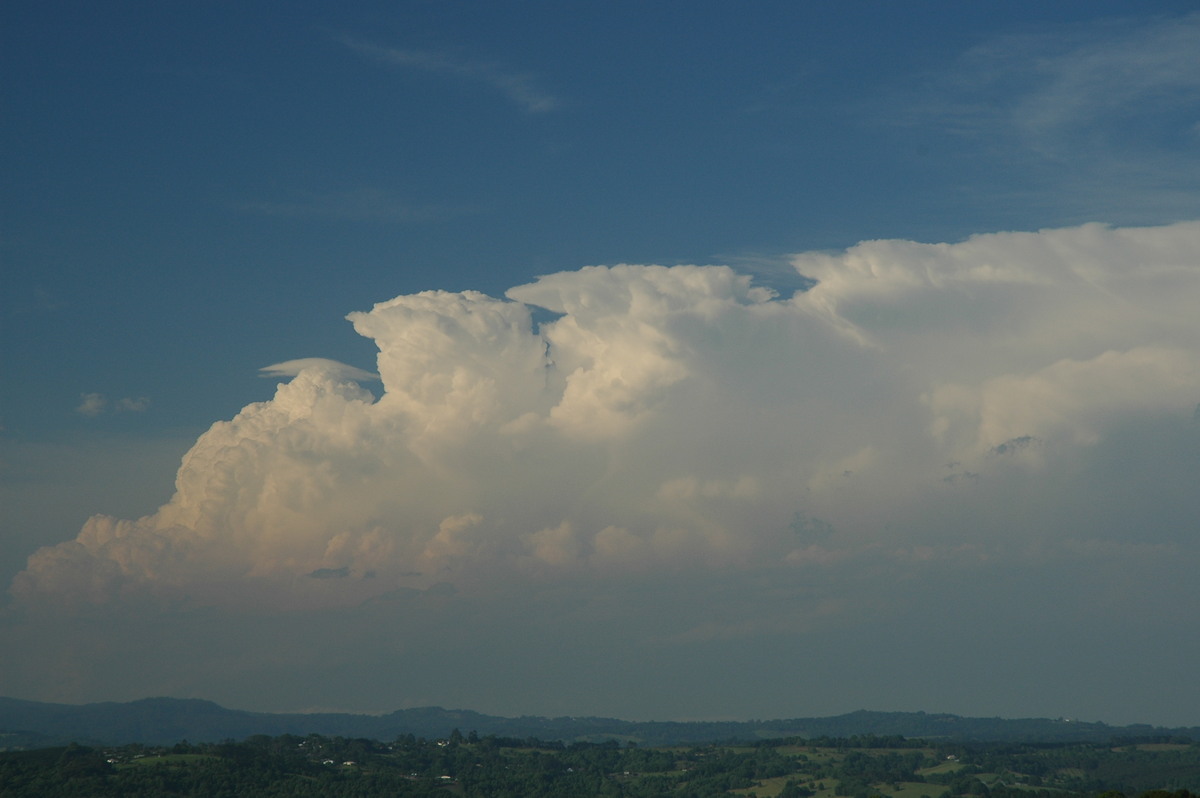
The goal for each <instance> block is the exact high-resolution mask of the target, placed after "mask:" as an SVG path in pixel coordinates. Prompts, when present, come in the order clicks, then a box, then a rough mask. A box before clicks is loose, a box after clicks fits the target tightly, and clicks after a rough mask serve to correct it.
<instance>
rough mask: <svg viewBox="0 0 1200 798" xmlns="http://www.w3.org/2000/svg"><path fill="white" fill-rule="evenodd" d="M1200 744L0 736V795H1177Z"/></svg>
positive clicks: (1197, 765) (1198, 765)
mask: <svg viewBox="0 0 1200 798" xmlns="http://www.w3.org/2000/svg"><path fill="white" fill-rule="evenodd" d="M1193 791H1200V745H1197V744H1195V743H1193V742H1191V741H1190V740H1181V739H1173V740H1172V739H1158V740H1138V741H1133V740H1130V741H1120V740H1118V741H1113V742H1111V743H1108V744H1097V743H1073V744H1066V743H1037V744H1018V743H992V744H987V743H961V742H955V743H945V742H943V743H938V742H929V741H921V740H907V739H905V738H902V737H874V736H865V737H857V736H856V737H849V738H813V739H801V738H792V739H785V740H780V739H776V740H769V741H761V742H757V743H738V742H730V743H729V744H726V745H719V744H709V745H703V746H690V747H688V746H674V747H641V746H638V745H636V744H634V743H620V742H618V741H616V740H609V741H605V742H599V743H595V742H576V743H563V742H557V741H556V742H546V741H542V740H538V739H532V738H531V739H514V738H500V737H495V736H486V737H480V736H478V735H477V734H475V733H474V732H471V733H469V734H467V735H463V734H461V733H459V732H458V731H455V732H453V733H452V734H451V735H450V736H449V737H448V738H444V739H425V738H419V737H414V736H412V735H404V736H401V737H398V738H396V739H395V740H393V741H391V742H382V741H377V740H370V739H365V738H344V737H325V736H321V735H316V734H310V735H307V736H299V735H282V736H277V737H269V736H265V735H258V736H254V737H250V738H247V739H245V740H241V741H232V740H229V741H225V742H219V743H200V744H192V743H189V742H186V741H182V742H179V743H177V744H175V745H172V746H145V745H140V744H132V745H124V746H113V747H89V746H81V745H77V744H71V745H68V746H65V747H55V748H40V749H35V750H25V751H6V752H0V796H2V797H3V798H24V797H25V796H29V797H30V798H33V797H35V796H36V798H55V797H56V796H72V798H77V797H78V796H121V798H143V797H144V798H152V797H157V796H179V797H180V798H183V797H185V796H186V797H189V798H191V797H193V796H194V797H196V798H199V796H204V798H234V797H235V796H263V797H264V798H266V797H274V796H280V797H281V798H282V797H283V796H299V797H303V796H354V797H355V798H374V797H375V796H405V797H406V798H407V797H410V796H411V797H413V798H418V797H421V796H438V798H460V797H462V798H473V797H475V796H479V797H480V798H485V797H486V798H583V796H603V797H604V798H651V797H652V796H673V797H675V798H703V797H706V796H726V795H728V796H739V797H740V798H841V797H842V796H846V798H871V797H872V796H882V797H886V798H953V797H954V796H988V797H989V798H1070V797H1071V796H1088V797H1089V798H1091V797H1093V796H1099V797H1100V798H1121V796H1124V798H1192V796H1193V795H1194V794H1195V793H1194V792H1193Z"/></svg>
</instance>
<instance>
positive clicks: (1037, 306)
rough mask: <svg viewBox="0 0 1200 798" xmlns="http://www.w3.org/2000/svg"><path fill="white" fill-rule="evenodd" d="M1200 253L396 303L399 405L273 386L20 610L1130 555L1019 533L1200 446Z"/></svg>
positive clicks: (338, 371)
mask: <svg viewBox="0 0 1200 798" xmlns="http://www.w3.org/2000/svg"><path fill="white" fill-rule="evenodd" d="M1197 253H1200V223H1195V222H1189V223H1180V224H1175V225H1170V226H1166V227H1157V228H1140V229H1110V228H1108V227H1104V226H1101V225H1085V226H1083V227H1078V228H1071V229H1064V230H1048V231H1042V232H1038V233H999V234H992V235H982V236H977V237H973V238H971V239H969V240H967V241H964V242H961V243H957V244H918V243H914V242H910V241H871V242H865V243H862V244H860V245H858V246H856V247H853V248H851V249H849V250H847V251H845V252H843V253H840V254H815V253H809V254H803V255H798V256H796V257H795V259H794V264H795V267H796V269H797V270H798V271H799V272H800V273H801V274H803V275H805V276H807V277H810V278H815V279H816V280H817V281H818V282H817V285H816V286H815V287H814V288H812V289H811V290H809V291H806V292H798V293H796V294H795V295H793V296H790V297H780V296H776V295H775V294H774V293H773V292H771V291H769V290H767V289H764V288H761V287H757V286H755V285H753V284H752V281H751V278H749V277H747V276H745V275H741V274H738V273H736V272H735V271H733V270H732V269H729V268H726V267H723V266H706V267H700V266H677V267H671V268H667V267H662V266H633V265H621V266H614V267H588V268H584V269H581V270H579V271H575V272H562V273H558V274H552V275H548V276H544V277H541V278H539V279H538V280H536V281H535V282H533V283H531V284H529V285H523V286H518V287H516V288H513V289H511V290H509V291H508V293H507V298H506V299H497V298H492V297H488V296H485V295H483V294H480V293H477V292H472V291H467V292H462V293H447V292H441V291H431V292H424V293H420V294H416V295H412V296H400V297H397V298H395V299H392V300H389V301H387V302H381V303H379V304H377V305H376V306H375V307H374V308H372V309H371V310H370V311H366V312H359V313H352V314H350V316H349V317H348V318H349V320H350V321H351V322H352V323H353V325H354V329H355V330H356V331H357V332H358V333H360V334H361V335H363V336H366V337H368V338H371V339H373V340H374V341H375V342H376V344H377V345H378V347H379V357H378V378H379V380H381V382H382V385H383V391H382V394H381V395H380V396H379V397H378V398H376V397H375V396H373V395H372V394H371V393H369V392H367V391H366V390H364V389H363V388H361V387H359V385H358V384H357V381H358V380H365V379H371V378H374V376H375V375H371V374H368V373H366V372H362V371H359V370H357V369H352V368H350V367H347V366H343V365H342V364H337V363H334V362H333V361H325V360H321V359H308V360H299V361H289V362H288V363H282V364H276V365H274V366H269V367H267V368H266V369H264V371H265V372H267V373H268V374H271V375H274V376H284V377H291V379H290V381H289V382H286V383H283V384H281V385H279V387H278V389H277V391H276V394H275V396H274V398H273V399H271V400H270V401H266V402H260V403H256V404H251V405H249V406H247V407H246V408H245V409H244V410H242V412H241V413H239V414H238V415H237V416H236V417H235V418H233V419H232V420H230V421H222V422H218V423H216V424H214V425H213V426H212V428H211V429H210V430H209V431H208V432H206V433H205V434H204V435H203V436H201V437H200V439H199V440H198V441H197V442H196V444H195V445H194V447H193V448H192V449H191V451H189V452H188V453H187V455H186V456H185V457H184V459H183V462H182V464H181V466H180V469H179V473H178V477H177V480H176V492H175V495H174V496H173V497H172V498H171V500H170V501H169V502H168V503H167V504H165V505H163V506H162V507H161V508H160V509H159V510H158V512H156V513H154V514H153V515H149V516H147V517H144V518H141V519H137V520H120V519H115V518H111V517H107V516H95V517H93V518H92V519H90V520H89V521H88V522H87V523H86V524H85V525H84V527H83V529H82V530H81V532H80V533H79V535H78V537H77V538H75V539H74V540H72V541H70V542H66V543H62V544H60V545H58V546H54V547H49V548H45V549H42V550H40V551H38V552H36V553H35V554H34V555H33V556H32V557H31V558H30V560H29V564H28V567H27V569H26V570H25V571H24V572H23V573H21V574H20V575H19V576H18V577H17V579H16V580H15V581H14V583H13V586H12V592H13V593H14V594H15V595H16V596H17V597H19V598H21V599H25V600H29V601H42V600H50V601H72V602H73V601H79V600H84V601H105V600H108V599H110V598H112V597H113V596H117V595H121V594H128V593H132V594H142V593H152V594H160V595H164V596H173V597H180V596H184V597H187V598H189V599H190V600H192V601H196V602H200V603H208V602H214V603H228V602H231V601H240V600H242V599H244V598H245V597H247V596H253V597H255V599H256V600H260V601H277V602H281V603H285V604H288V605H321V604H328V603H334V604H341V603H347V602H359V601H363V600H366V599H369V598H371V597H373V596H379V595H381V594H385V593H389V592H391V591H396V590H412V589H417V590H423V589H428V588H430V587H432V586H435V585H444V584H446V583H449V584H451V585H454V586H455V587H456V588H458V589H460V590H472V589H483V590H486V589H487V586H488V585H489V584H493V583H496V582H497V581H503V580H504V579H507V578H509V577H511V576H512V575H515V574H521V575H524V576H526V577H534V578H538V579H545V580H554V579H557V578H561V577H562V576H565V575H570V576H572V577H573V578H574V577H578V576H580V575H592V576H598V577H603V576H604V575H606V574H618V573H620V574H628V573H634V574H639V573H645V574H650V573H654V572H659V571H663V570H668V571H672V572H681V571H682V572H686V571H689V570H696V569H710V570H711V569H730V568H732V569H738V568H747V567H761V566H765V565H768V564H769V565H771V566H772V567H785V568H792V569H795V570H796V573H797V575H798V576H797V578H802V575H803V574H804V573H806V570H805V569H811V568H820V567H827V566H828V565H829V564H830V563H834V562H838V561H841V560H844V559H845V558H848V557H849V558H853V557H856V556H861V555H863V553H864V552H872V556H887V557H892V558H899V559H905V558H907V559H909V560H915V559H928V558H937V557H958V556H962V552H963V551H966V550H977V551H998V550H999V549H1001V548H1003V547H1005V546H1013V545H1015V546H1018V547H1019V546H1022V545H1025V544H1028V543H1029V542H1030V541H1031V540H1034V539H1037V540H1039V541H1041V543H1046V542H1047V541H1049V543H1051V544H1054V543H1055V542H1056V541H1057V543H1059V544H1062V545H1066V544H1067V542H1068V541H1069V540H1075V539H1077V538H1080V537H1086V538H1096V539H1103V538H1112V537H1114V536H1119V530H1117V529H1115V528H1111V527H1106V526H1105V522H1104V521H1103V519H1096V518H1095V517H1094V516H1092V515H1087V513H1084V515H1086V516H1087V517H1088V518H1089V519H1090V520H1091V521H1095V522H1096V523H1095V524H1094V525H1093V526H1091V527H1090V528H1089V529H1088V530H1087V531H1086V532H1084V531H1081V529H1080V528H1078V527H1065V526H1061V525H1056V523H1057V521H1056V519H1059V520H1060V519H1061V515H1054V514H1050V515H1048V516H1046V517H1045V518H1042V519H1040V520H1038V521H1036V522H1032V523H1024V522H1022V520H1021V519H1022V518H1026V521H1027V520H1028V519H1027V517H1026V516H1022V517H1018V516H1019V515H1020V513H1017V512H1016V511H1014V509H1013V508H1014V507H1020V506H1022V505H1024V506H1025V507H1026V508H1028V507H1029V506H1033V505H1036V504H1037V502H1038V501H1040V500H1041V499H1040V497H1043V496H1044V494H1045V491H1046V490H1047V489H1048V486H1053V489H1054V490H1055V491H1056V499H1055V501H1056V502H1057V503H1058V504H1060V505H1061V506H1062V507H1065V508H1067V509H1066V510H1064V511H1063V512H1064V513H1068V514H1069V513H1070V512H1073V511H1082V510H1083V508H1086V507H1088V506H1090V505H1091V503H1092V501H1091V498H1090V497H1092V496H1093V495H1094V492H1095V491H1096V490H1098V489H1103V486H1104V483H1103V480H1105V479H1110V480H1118V479H1120V477H1119V476H1116V475H1114V474H1115V472H1110V471H1107V470H1106V469H1107V468H1108V465H1107V464H1109V462H1110V460H1112V459H1113V458H1117V457H1118V456H1124V455H1126V454H1128V451H1127V450H1121V451H1118V450H1117V449H1116V448H1114V447H1117V446H1118V443H1117V442H1119V441H1125V442H1128V441H1129V440H1134V441H1136V440H1137V439H1138V435H1137V434H1136V433H1137V431H1138V430H1141V429H1151V428H1153V429H1159V428H1160V427H1161V426H1162V425H1163V424H1167V425H1170V424H1183V425H1187V424H1193V423H1194V422H1192V421H1191V417H1192V414H1193V409H1194V408H1195V407H1196V404H1197V402H1198V401H1200V314H1197V312H1196V308H1197V307H1200V256H1198V254H1197ZM535 307H536V308H542V309H544V310H545V311H549V312H550V314H552V315H554V316H555V318H554V319H553V320H550V321H544V322H542V323H540V324H535V323H534V315H533V312H532V308H535ZM1131 430H1132V431H1133V432H1132V433H1131V432H1130V431H1131ZM1120 445H1122V446H1124V445H1126V444H1120ZM1131 445H1132V446H1133V449H1134V450H1137V451H1140V450H1138V449H1137V445H1136V443H1135V444H1131ZM1137 456H1139V457H1143V458H1144V463H1143V465H1146V466H1147V467H1148V468H1150V469H1151V471H1153V469H1162V473H1163V474H1164V475H1168V474H1170V473H1172V472H1173V471H1174V470H1176V469H1177V468H1178V467H1179V463H1178V462H1175V461H1173V460H1171V458H1169V457H1162V456H1158V457H1151V455H1150V454H1149V453H1147V452H1142V453H1141V454H1138V455H1137ZM1149 464H1152V465H1149ZM1154 473H1157V472H1154ZM1106 475H1107V476H1106ZM1164 478H1165V476H1164ZM1097 480H1099V482H1097ZM1180 500H1182V501H1187V500H1186V499H1180ZM1072 508H1073V509H1072ZM814 530H817V531H819V532H820V534H814ZM1164 534H1168V535H1169V534H1170V533H1169V532H1168V533H1164ZM964 547H966V548H964ZM334 576H336V577H338V578H332V577H334Z"/></svg>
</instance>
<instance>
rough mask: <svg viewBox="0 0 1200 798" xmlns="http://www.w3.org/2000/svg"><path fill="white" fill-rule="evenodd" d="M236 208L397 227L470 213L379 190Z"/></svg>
mask: <svg viewBox="0 0 1200 798" xmlns="http://www.w3.org/2000/svg"><path fill="white" fill-rule="evenodd" d="M235 207H236V208H237V209H238V210H240V211H243V212H246V213H256V214H262V215H265V216H277V217H282V218H297V219H332V220H338V221H350V222H377V223H396V224H425V223H429V222H438V221H443V220H446V219H450V218H453V217H456V216H461V215H463V214H465V213H469V211H467V210H464V209H455V208H448V207H443V206H438V205H422V204H418V203H412V202H408V201H405V200H403V199H399V198H397V197H394V196H392V195H391V194H390V193H389V192H387V191H383V190H381V189H376V188H359V189H355V190H351V191H335V192H309V193H306V194H304V195H303V196H302V197H301V198H300V199H298V200H258V201H253V202H240V203H237V204H236V205H235Z"/></svg>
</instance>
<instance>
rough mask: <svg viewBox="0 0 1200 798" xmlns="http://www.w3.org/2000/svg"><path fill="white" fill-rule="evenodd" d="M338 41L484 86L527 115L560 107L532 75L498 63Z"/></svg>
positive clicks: (374, 56) (400, 63) (388, 59)
mask: <svg viewBox="0 0 1200 798" xmlns="http://www.w3.org/2000/svg"><path fill="white" fill-rule="evenodd" d="M338 41H340V42H341V43H342V44H344V45H345V46H347V47H349V48H350V49H352V50H354V51H355V52H357V53H359V54H360V55H363V56H366V57H368V58H372V59H374V60H376V61H381V62H383V63H385V64H391V65H394V66H399V67H409V68H412V69H419V70H422V71H425V72H432V73H434V74H440V75H449V76H451V77H455V78H460V79H463V80H468V81H472V82H476V83H483V84H485V85H487V86H490V87H491V88H493V89H495V90H496V91H499V92H500V93H501V94H503V95H504V96H506V97H507V98H508V99H509V100H511V101H512V102H514V103H516V104H517V105H519V106H521V107H522V108H524V109H525V110H526V111H528V112H530V113H535V114H540V113H546V112H549V111H552V110H554V109H555V108H557V107H558V105H559V101H558V100H557V99H556V98H555V97H553V96H552V95H550V94H547V93H546V92H544V91H542V90H541V89H539V88H538V87H537V85H536V81H535V79H534V77H533V76H532V75H530V74H527V73H521V72H513V71H511V70H509V69H507V68H505V67H504V66H502V65H500V64H497V63H492V62H483V61H470V60H464V59H459V58H456V57H454V56H451V55H449V54H447V53H439V52H432V51H429V50H414V49H410V48H400V47H381V46H379V45H376V44H371V43H369V42H364V41H362V40H360V39H355V38H352V37H349V36H342V37H340V38H339V39H338Z"/></svg>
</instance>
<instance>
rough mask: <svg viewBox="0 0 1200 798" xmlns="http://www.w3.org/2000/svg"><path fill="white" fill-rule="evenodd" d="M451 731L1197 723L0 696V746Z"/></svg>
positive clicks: (715, 738) (1100, 735)
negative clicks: (358, 708)
mask: <svg viewBox="0 0 1200 798" xmlns="http://www.w3.org/2000/svg"><path fill="white" fill-rule="evenodd" d="M455 729H458V730H459V731H461V732H462V733H463V734H468V733H469V732H472V731H474V732H476V733H477V734H479V735H480V736H488V735H495V736H497V737H516V738H527V737H536V738H538V739H541V740H563V741H576V740H587V741H596V740H603V739H618V740H622V741H625V740H629V741H635V742H637V743H639V744H642V745H676V744H702V743H709V742H723V741H729V740H761V739H771V738H778V737H805V738H810V739H811V738H817V737H851V736H855V735H860V736H861V735H875V736H881V737H882V736H901V737H909V738H916V737H920V738H927V739H941V740H961V741H993V742H1041V743H1065V742H1108V741H1110V740H1113V739H1130V738H1136V739H1146V738H1189V739H1193V740H1200V727H1188V728H1175V729H1167V728H1161V727H1154V726H1148V725H1142V724H1138V725H1133V726H1109V725H1107V724H1104V723H1083V722H1078V721H1066V720H1049V719H1045V718H1025V719H1004V718H964V717H959V716H958V715H946V714H927V713H925V712H867V711H858V712H851V713H849V714H846V715H838V716H835V717H828V718H792V719H789V720H750V721H720V722H716V721H714V722H704V721H697V722H674V721H645V722H639V721H626V720H618V719H615V718H594V717H582V718H577V717H562V718H543V717H535V716H526V717H519V718H505V717H497V716H494V715H483V714H481V713H478V712H472V711H470V710H449V709H442V708H441V707H423V708H420V709H402V710H398V711H396V712H392V713H390V714H388V715H353V714H348V713H311V714H272V713H265V712H244V711H241V710H235V709H225V708H224V707H222V706H220V705H218V704H215V703H213V702H212V701H202V700H199V699H177V698H144V699H141V700H139V701H130V702H128V703H112V702H105V703H99V704H83V705H71V704H48V703H42V702H38V701H22V700H19V699H15V698H0V750H3V749H9V750H11V749H16V748H38V747H45V746H50V745H58V744H63V743H67V742H72V741H74V742H80V743H88V744H110V745H117V744H122V743H131V742H139V743H144V744H147V745H170V744H174V743H176V742H179V741H181V740H188V741H190V742H193V743H197V742H216V741H221V740H241V739H245V738H246V737H249V736H251V735H255V734H265V735H272V736H276V735H281V734H298V735H306V734H321V735H325V736H330V737H365V738H369V739H374V740H393V739H395V738H397V737H400V736H402V735H407V734H411V735H414V736H416V737H425V738H427V739H433V738H441V737H448V736H449V735H450V734H451V733H452V732H453V731H454V730H455Z"/></svg>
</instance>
